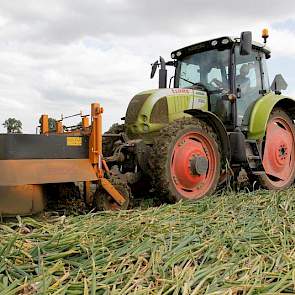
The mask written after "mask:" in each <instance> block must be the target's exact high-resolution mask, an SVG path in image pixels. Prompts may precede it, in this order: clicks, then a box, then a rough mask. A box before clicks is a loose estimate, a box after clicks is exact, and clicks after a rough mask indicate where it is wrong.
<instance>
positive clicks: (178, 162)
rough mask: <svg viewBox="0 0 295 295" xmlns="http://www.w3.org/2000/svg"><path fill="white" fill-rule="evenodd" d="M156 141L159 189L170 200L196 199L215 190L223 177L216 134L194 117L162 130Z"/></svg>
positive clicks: (155, 165) (156, 178) (154, 151)
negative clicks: (221, 175)
mask: <svg viewBox="0 0 295 295" xmlns="http://www.w3.org/2000/svg"><path fill="white" fill-rule="evenodd" d="M154 141H155V142H154V145H153V157H152V163H153V165H152V170H153V178H154V182H155V186H156V189H157V190H158V191H159V192H161V193H162V194H164V195H166V196H168V198H169V199H170V200H171V201H179V200H181V199H188V200H197V199H200V198H202V197H204V196H206V195H209V194H211V193H213V192H214V191H215V189H216V186H217V184H218V180H219V177H220V152H219V150H218V144H217V136H216V134H215V133H214V132H213V130H212V128H211V127H210V126H209V125H208V124H206V123H205V122H203V121H201V120H198V119H195V118H184V119H181V120H177V121H175V122H173V123H171V124H169V125H168V126H167V127H164V128H163V129H162V130H161V131H160V135H159V136H158V137H157V138H155V140H154Z"/></svg>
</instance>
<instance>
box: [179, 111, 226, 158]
mask: <svg viewBox="0 0 295 295" xmlns="http://www.w3.org/2000/svg"><path fill="white" fill-rule="evenodd" d="M184 113H186V114H189V115H191V116H193V117H195V118H200V119H202V120H203V121H204V122H206V123H207V124H208V125H210V126H211V127H212V128H213V130H214V131H215V132H216V134H217V135H218V136H219V139H220V141H221V146H222V151H223V155H224V156H225V157H226V158H227V159H228V160H229V161H230V160H231V149H230V141H229V137H228V135H227V132H226V129H225V126H224V125H223V123H222V121H221V120H220V119H219V118H218V117H217V116H216V115H215V114H213V113H211V112H207V111H202V110H198V109H190V110H185V111H184Z"/></svg>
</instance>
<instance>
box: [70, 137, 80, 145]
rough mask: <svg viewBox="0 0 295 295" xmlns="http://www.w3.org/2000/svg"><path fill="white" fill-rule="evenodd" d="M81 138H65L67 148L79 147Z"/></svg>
mask: <svg viewBox="0 0 295 295" xmlns="http://www.w3.org/2000/svg"><path fill="white" fill-rule="evenodd" d="M81 145H82V137H77V136H75V137H67V146H81Z"/></svg>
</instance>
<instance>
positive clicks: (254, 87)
mask: <svg viewBox="0 0 295 295" xmlns="http://www.w3.org/2000/svg"><path fill="white" fill-rule="evenodd" d="M171 57H172V58H173V59H174V60H175V62H174V65H175V77H174V87H175V88H192V89H200V90H204V91H206V92H207V95H208V104H209V106H208V109H209V111H211V112H213V113H215V114H216V115H217V116H218V117H219V118H220V119H221V120H222V122H224V124H225V125H226V126H227V127H228V128H230V127H232V128H234V127H236V126H240V127H243V126H244V127H246V126H247V125H248V121H249V114H250V113H251V107H252V106H253V104H254V102H255V101H256V100H257V99H258V98H259V97H261V96H262V95H264V94H266V93H268V92H269V91H270V85H269V80H268V74H267V67H266V62H265V60H266V59H267V58H269V57H270V50H269V49H268V48H267V47H265V45H263V44H260V43H257V42H252V38H251V33H250V32H244V33H242V35H241V37H240V38H232V37H221V38H217V39H213V40H209V41H205V42H202V43H198V44H194V45H191V46H188V47H185V48H182V49H179V50H176V51H174V52H172V54H171Z"/></svg>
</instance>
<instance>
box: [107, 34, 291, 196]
mask: <svg viewBox="0 0 295 295" xmlns="http://www.w3.org/2000/svg"><path fill="white" fill-rule="evenodd" d="M267 37H268V32H267V30H264V32H263V38H264V44H261V43H257V42H254V41H252V34H251V32H242V33H241V36H240V38H232V37H222V38H216V39H213V40H209V41H205V42H201V43H197V44H194V45H190V46H187V47H185V48H182V49H179V50H176V51H173V52H172V54H171V58H172V60H171V61H168V62H165V60H164V59H163V58H161V57H160V60H159V62H158V61H157V62H155V63H154V64H153V65H152V72H151V77H153V76H154V75H155V72H156V70H157V68H158V67H159V68H160V69H159V89H154V90H148V91H144V92H141V93H139V94H137V95H135V96H134V97H133V99H132V100H131V101H130V103H129V106H128V109H127V112H126V116H125V117H124V118H122V119H123V120H125V123H124V124H123V125H115V126H113V127H112V128H111V129H110V130H109V131H108V132H106V134H105V135H104V145H103V146H104V153H105V156H106V160H107V162H108V164H109V166H110V167H111V172H112V173H114V174H117V176H118V175H119V177H121V178H122V179H125V181H126V183H128V184H129V185H130V186H131V187H132V190H133V192H134V193H135V194H136V193H137V192H140V191H143V190H145V187H146V184H147V183H149V182H151V183H152V186H153V188H154V189H155V190H156V192H157V193H159V194H161V195H164V196H166V197H168V198H169V199H170V200H172V201H178V200H181V199H189V200H197V199H200V198H202V197H204V196H206V195H209V194H212V193H213V192H214V191H215V190H216V188H217V186H218V185H220V184H222V183H223V182H224V181H225V180H226V179H227V178H228V177H229V176H234V177H235V178H237V177H238V175H239V174H240V173H241V171H242V172H243V173H244V174H246V175H247V178H248V179H249V180H256V181H257V182H259V183H260V184H261V186H262V187H264V188H267V189H271V190H282V189H286V188H288V187H290V186H291V185H292V184H293V182H294V178H295V148H294V142H295V129H294V122H293V120H294V119H295V100H294V99H292V98H290V97H287V96H285V95H282V94H281V91H282V90H285V89H286V88H287V84H286V82H285V81H284V79H283V77H282V75H280V74H279V75H276V77H275V78H274V81H273V82H272V84H271V85H270V83H269V79H268V73H267V66H266V60H267V59H269V58H270V50H269V49H268V48H267V47H266V39H267ZM167 66H172V67H174V68H175V74H174V76H173V77H171V79H170V83H169V84H171V83H172V82H173V83H174V85H173V87H170V86H171V85H169V87H167V69H166V67H167Z"/></svg>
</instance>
